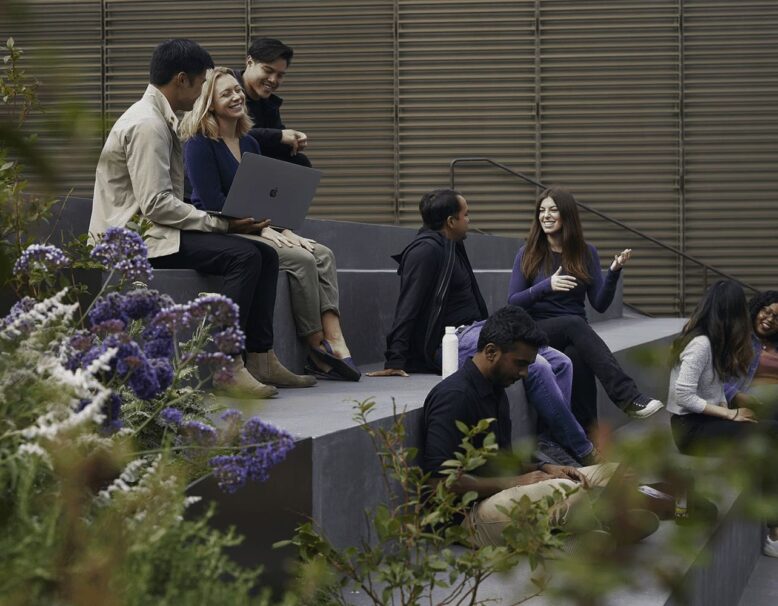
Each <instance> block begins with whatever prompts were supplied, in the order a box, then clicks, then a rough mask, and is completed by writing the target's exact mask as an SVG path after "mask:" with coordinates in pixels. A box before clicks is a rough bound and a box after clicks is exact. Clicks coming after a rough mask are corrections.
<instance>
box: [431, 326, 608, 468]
mask: <svg viewBox="0 0 778 606" xmlns="http://www.w3.org/2000/svg"><path fill="white" fill-rule="evenodd" d="M485 322H486V320H481V321H480V322H475V323H473V324H470V325H469V326H460V327H459V328H458V329H457V337H458V338H459V366H460V367H461V366H462V364H464V363H465V360H467V358H469V357H471V356H474V355H475V353H476V350H477V345H478V337H479V336H480V334H481V328H483V325H484V323H485ZM439 352H440V350H438V355H439ZM572 391H573V363H572V362H571V361H570V358H568V357H567V356H566V355H565V354H563V353H562V352H561V351H557V350H556V349H553V348H552V347H541V348H540V350H539V351H538V356H537V358H535V362H534V363H532V364H530V366H529V375H528V376H527V378H526V379H524V392H525V393H526V394H527V401H528V402H529V404H530V406H532V407H533V408H534V409H535V411H536V412H537V414H538V435H539V436H541V437H546V438H548V439H550V440H551V441H553V442H556V443H557V444H558V445H560V446H562V447H563V448H564V449H566V450H568V451H570V452H571V453H572V454H573V456H575V457H576V458H577V459H580V458H581V457H585V456H586V455H588V454H589V453H590V452H592V449H593V448H594V445H593V444H592V443H591V442H590V441H589V438H587V437H586V432H585V431H584V430H583V427H581V424H580V423H579V422H578V419H576V418H575V415H574V414H573V410H572V406H571V403H570V397H571V394H572Z"/></svg>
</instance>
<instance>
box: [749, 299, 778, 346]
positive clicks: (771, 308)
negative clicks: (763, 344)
mask: <svg viewBox="0 0 778 606" xmlns="http://www.w3.org/2000/svg"><path fill="white" fill-rule="evenodd" d="M754 332H755V333H756V336H758V337H759V338H761V339H766V338H769V337H772V336H774V335H775V334H776V333H778V302H777V303H772V304H771V305H768V306H767V307H763V308H762V309H760V310H759V312H758V313H757V314H756V319H755V320H754Z"/></svg>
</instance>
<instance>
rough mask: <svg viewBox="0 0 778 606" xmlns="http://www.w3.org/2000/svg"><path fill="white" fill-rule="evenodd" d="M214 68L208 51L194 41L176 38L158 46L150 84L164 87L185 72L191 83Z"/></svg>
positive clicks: (151, 67) (154, 54)
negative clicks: (177, 75)
mask: <svg viewBox="0 0 778 606" xmlns="http://www.w3.org/2000/svg"><path fill="white" fill-rule="evenodd" d="M212 67H213V59H211V55H209V54H208V51H207V50H205V49H204V48H203V47H202V46H200V45H199V44H197V42H195V41H193V40H187V39H185V38H174V39H172V40H165V41H164V42H160V43H159V44H158V45H157V48H155V49H154V53H153V54H152V55H151V63H150V64H149V82H151V83H152V84H154V85H156V86H162V85H163V84H167V83H168V82H170V81H171V80H172V79H173V78H174V77H175V75H176V74H179V73H181V72H184V73H185V74H186V75H187V77H188V78H189V80H190V81H191V80H192V79H193V78H195V77H196V76H199V75H200V74H202V73H203V72H204V71H205V70H207V69H210V68H212Z"/></svg>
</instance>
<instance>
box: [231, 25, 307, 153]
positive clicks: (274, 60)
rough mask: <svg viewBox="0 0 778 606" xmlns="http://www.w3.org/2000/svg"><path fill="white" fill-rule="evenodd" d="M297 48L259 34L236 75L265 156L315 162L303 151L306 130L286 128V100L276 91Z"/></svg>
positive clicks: (305, 141)
mask: <svg viewBox="0 0 778 606" xmlns="http://www.w3.org/2000/svg"><path fill="white" fill-rule="evenodd" d="M293 55H294V51H293V50H292V49H291V48H290V47H289V46H287V45H286V44H284V43H283V42H281V41H280V40H276V39H274V38H257V39H256V40H254V42H252V43H251V46H250V47H249V52H248V56H247V57H246V68H245V69H244V70H242V71H236V72H235V76H236V77H237V79H238V82H240V85H241V86H242V87H243V90H244V91H245V93H246V109H247V110H248V114H249V116H250V117H251V120H252V121H253V122H254V128H253V129H252V130H251V131H250V134H251V135H252V136H253V137H254V138H255V139H256V140H257V141H258V142H259V147H260V149H261V150H262V155H263V156H270V157H271V158H277V159H278V160H285V161H286V162H292V163H294V164H300V165H302V166H311V162H310V160H308V158H307V156H306V155H305V154H303V153H301V152H302V151H303V150H304V149H305V147H306V146H307V145H308V137H307V136H306V134H305V133H302V132H300V131H298V130H294V129H292V128H286V126H284V123H283V122H282V120H281V104H282V103H283V102H284V100H283V99H282V98H281V97H279V96H278V95H276V94H275V91H276V90H278V88H279V87H280V86H281V83H282V82H283V79H284V76H285V75H286V71H287V69H288V68H289V65H290V63H291V62H292V56H293Z"/></svg>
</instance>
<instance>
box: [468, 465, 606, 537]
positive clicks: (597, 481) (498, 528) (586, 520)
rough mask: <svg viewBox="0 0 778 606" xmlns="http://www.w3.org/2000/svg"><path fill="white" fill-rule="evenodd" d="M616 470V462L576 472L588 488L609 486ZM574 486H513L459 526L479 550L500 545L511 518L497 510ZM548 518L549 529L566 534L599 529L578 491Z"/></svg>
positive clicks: (549, 483)
mask: <svg viewBox="0 0 778 606" xmlns="http://www.w3.org/2000/svg"><path fill="white" fill-rule="evenodd" d="M617 468H618V463H606V464H603V465H590V466H589V467H582V468H580V469H579V470H578V471H580V472H581V473H582V474H583V475H584V476H586V478H587V479H588V480H589V485H590V486H591V487H598V486H599V487H602V486H605V485H606V484H607V483H608V481H609V480H610V478H611V476H613V474H614V473H615V471H616V469H617ZM576 487H580V484H578V483H577V482H573V481H572V480H559V479H553V480H545V481H543V482H538V483H537V484H530V485H529V486H514V487H513V488H509V489H508V490H503V491H502V492H498V493H497V494H494V495H492V496H491V497H489V498H488V499H484V500H483V501H480V502H479V503H476V504H475V505H474V506H473V508H472V509H471V510H470V513H469V514H468V515H467V516H465V519H464V520H463V521H462V526H463V527H464V528H466V529H468V530H470V531H471V532H472V537H473V540H474V542H475V544H476V545H477V546H478V547H483V546H485V545H501V544H502V543H503V540H502V531H503V529H504V528H505V527H506V526H507V525H508V524H509V523H510V521H511V518H510V516H509V515H507V514H506V513H503V512H502V511H500V508H505V509H506V510H507V511H510V510H511V509H512V508H513V506H514V504H515V503H516V502H518V501H519V499H521V498H522V497H524V496H527V497H529V499H530V500H531V501H539V500H540V499H542V498H544V497H547V496H551V495H553V494H554V492H555V491H557V490H558V491H561V492H562V493H563V494H564V492H565V488H568V489H570V488H576ZM549 516H550V519H549V523H550V524H551V527H552V528H563V527H564V528H565V530H567V531H569V532H585V531H587V530H592V529H594V528H597V527H598V526H599V523H598V521H597V518H596V517H595V515H594V512H593V510H592V501H591V495H590V494H589V491H588V490H583V489H581V488H579V489H578V490H577V491H576V492H574V493H573V494H571V495H570V496H569V497H567V498H566V499H565V500H564V501H562V502H561V503H559V504H558V505H556V506H555V507H554V509H552V510H551V511H549Z"/></svg>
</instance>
